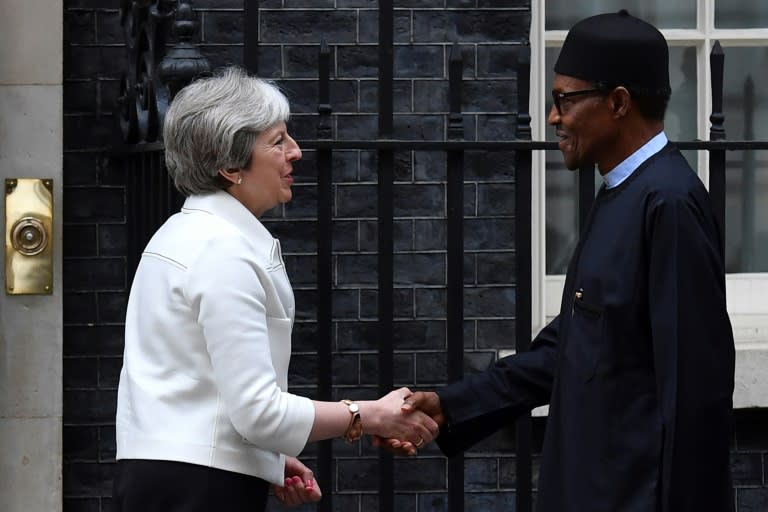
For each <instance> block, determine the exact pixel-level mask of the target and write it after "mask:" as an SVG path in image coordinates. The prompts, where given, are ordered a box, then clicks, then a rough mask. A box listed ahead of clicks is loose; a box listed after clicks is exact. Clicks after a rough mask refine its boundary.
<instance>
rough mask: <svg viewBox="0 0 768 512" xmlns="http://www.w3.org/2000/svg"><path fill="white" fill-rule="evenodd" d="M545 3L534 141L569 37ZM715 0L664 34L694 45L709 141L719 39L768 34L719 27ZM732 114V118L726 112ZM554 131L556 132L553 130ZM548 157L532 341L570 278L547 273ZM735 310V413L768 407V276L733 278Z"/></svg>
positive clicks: (536, 1) (537, 51)
mask: <svg viewBox="0 0 768 512" xmlns="http://www.w3.org/2000/svg"><path fill="white" fill-rule="evenodd" d="M545 1H546V0H533V1H532V2H531V11H532V13H531V14H532V15H531V32H530V34H531V36H530V37H531V41H530V43H531V94H530V104H529V107H530V112H531V130H532V135H533V139H534V140H544V139H545V134H546V130H547V128H548V127H547V125H546V118H545V115H544V108H545V105H546V102H545V97H546V96H545V95H546V94H547V93H548V90H549V89H548V87H550V84H546V83H545V76H546V74H545V72H546V70H545V69H544V63H545V49H546V48H547V47H559V46H561V45H562V42H563V41H564V40H565V36H566V34H567V31H564V30H556V31H547V30H545V28H544V26H545V25H544V13H545ZM714 2H715V0H697V2H696V7H697V16H696V18H697V19H696V28H695V29H662V30H661V32H662V33H663V34H664V36H665V37H666V39H667V41H668V42H669V44H670V46H695V47H696V55H697V66H696V67H697V81H698V83H697V91H698V94H697V137H698V138H699V139H701V140H709V128H710V123H709V115H710V113H711V110H712V91H711V87H710V77H711V75H710V68H709V54H710V51H711V49H712V46H713V45H714V43H715V41H716V40H719V41H720V44H721V45H722V46H723V49H724V51H725V54H726V72H727V65H728V50H727V48H728V47H729V46H730V47H734V46H768V29H736V30H734V29H727V30H725V29H716V28H715V26H714V20H715V6H714ZM726 115H727V112H726ZM550 129H551V128H550ZM698 167H699V170H700V172H699V176H700V178H701V180H702V181H703V182H704V184H705V186H708V185H709V153H708V152H707V151H699V152H698ZM544 168H545V155H544V151H535V152H534V153H533V176H532V178H533V179H532V187H531V189H532V190H531V193H532V223H531V229H532V233H531V235H532V262H533V268H532V279H533V283H532V284H533V288H532V289H533V296H532V300H533V302H532V305H531V307H532V319H531V321H532V327H533V336H535V335H536V334H537V333H538V331H539V330H540V329H541V328H542V327H543V326H544V325H545V324H546V323H547V322H548V321H549V320H551V319H552V318H553V317H554V316H555V315H557V314H558V313H559V309H560V299H561V296H562V292H563V286H564V283H565V276H564V275H547V274H546V273H545V272H546V265H545V263H546V262H545V258H546V240H545V191H546V189H545V181H544V180H545V172H544ZM726 292H727V296H728V312H729V315H730V317H731V323H732V324H733V330H734V337H735V343H736V391H735V392H734V407H756V406H757V407H768V370H766V368H768V273H749V274H748V273H740V274H728V275H727V276H726Z"/></svg>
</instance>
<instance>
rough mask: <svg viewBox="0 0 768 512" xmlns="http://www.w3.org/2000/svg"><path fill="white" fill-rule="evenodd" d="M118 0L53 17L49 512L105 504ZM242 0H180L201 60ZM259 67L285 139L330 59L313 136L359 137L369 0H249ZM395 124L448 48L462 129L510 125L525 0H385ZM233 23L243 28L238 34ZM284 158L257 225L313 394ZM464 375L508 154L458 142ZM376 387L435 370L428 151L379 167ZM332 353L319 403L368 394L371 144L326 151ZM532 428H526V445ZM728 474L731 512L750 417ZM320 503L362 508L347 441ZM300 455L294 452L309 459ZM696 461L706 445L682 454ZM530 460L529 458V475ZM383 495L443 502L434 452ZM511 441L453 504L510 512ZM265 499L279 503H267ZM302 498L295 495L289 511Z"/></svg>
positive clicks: (754, 422)
mask: <svg viewBox="0 0 768 512" xmlns="http://www.w3.org/2000/svg"><path fill="white" fill-rule="evenodd" d="M119 5H120V1H119V0H67V1H65V13H64V14H65V16H64V20H65V27H64V57H65V58H64V127H65V128H64V129H65V134H64V144H65V155H64V181H65V191H64V288H65V299H64V324H65V327H64V494H65V498H64V510H65V511H68V512H71V511H88V512H90V511H94V512H96V511H107V510H110V506H109V500H110V498H109V497H110V495H111V481H112V476H111V475H112V470H113V465H114V454H115V444H114V413H115V398H116V387H117V380H118V373H119V370H120V365H121V354H122V348H123V317H124V310H125V304H126V297H127V276H126V226H125V222H126V218H125V215H126V208H125V205H126V198H125V187H124V184H125V177H124V175H123V171H121V168H120V167H119V166H117V165H115V163H114V162H113V161H112V160H111V159H110V158H109V147H110V146H111V145H113V144H116V143H118V142H119V135H118V130H117V128H116V124H115V120H114V118H113V116H112V112H113V109H114V107H115V102H116V98H117V96H118V90H119V77H120V74H121V73H122V72H123V70H125V69H126V66H127V58H126V53H125V49H124V46H123V40H122V38H123V35H122V29H121V27H120V24H119V11H118V9H119ZM242 5H243V3H242V0H198V1H196V2H194V6H195V7H196V8H197V9H198V13H199V17H200V21H201V30H200V33H199V36H198V42H199V43H200V45H201V50H202V51H203V52H204V54H205V55H206V56H207V57H208V58H209V59H210V61H211V63H212V65H213V66H215V67H218V66H222V65H224V64H227V63H237V64H241V63H242V62H243V58H242V51H243V48H242V33H243V26H242V25H243V21H242ZM261 6H262V10H261V13H260V14H261V20H260V23H261V25H260V27H258V29H259V31H260V41H261V44H260V47H259V68H260V74H261V75H262V76H265V77H270V78H273V79H275V80H277V81H278V82H279V83H280V85H281V86H282V87H283V88H284V90H285V91H286V93H287V94H288V96H289V98H290V100H291V104H292V108H293V111H294V117H293V118H292V122H291V126H290V128H291V130H292V132H293V133H294V135H295V136H296V137H297V138H314V137H315V130H316V115H315V112H316V98H317V88H318V86H317V70H316V60H317V51H318V43H319V42H320V39H321V38H325V39H326V40H327V42H328V44H329V45H330V47H331V51H332V59H331V61H332V63H333V67H332V72H331V76H332V80H333V82H332V87H331V102H332V106H333V109H334V118H333V130H334V134H335V135H336V136H337V137H339V138H375V137H376V131H377V118H376V110H377V106H378V100H377V95H378V89H377V82H376V76H377V60H378V55H377V49H376V42H377V32H378V21H377V11H376V7H377V5H376V1H375V0H264V1H262V2H261ZM395 7H396V11H395V34H394V39H395V43H396V49H395V52H394V59H395V78H396V81H395V85H394V107H395V112H396V116H395V136H396V137H401V138H407V139H422V138H424V139H443V138H444V137H445V129H446V115H445V114H446V112H447V110H448V106H447V105H448V102H447V95H448V86H447V80H446V76H447V59H448V55H449V49H450V47H451V45H452V44H453V43H454V42H457V43H458V44H459V46H460V48H461V52H462V56H463V59H464V72H463V75H464V78H465V83H464V91H465V92H464V99H463V111H464V112H465V115H464V117H463V119H464V128H465V132H466V133H465V136H466V138H467V139H490V140H493V139H505V138H511V137H512V136H513V133H514V123H515V116H514V108H515V95H516V86H517V83H516V76H515V71H514V70H515V66H516V47H517V46H518V45H519V44H520V43H521V42H522V41H523V40H524V39H525V38H526V37H527V31H528V26H529V14H530V12H529V0H504V1H498V0H399V1H396V2H395ZM249 30H255V28H250V27H249ZM304 155H305V156H304V159H303V160H302V162H301V163H300V164H299V165H297V166H296V185H295V187H294V188H295V191H294V192H295V193H294V200H293V201H292V202H291V203H289V204H288V205H286V206H285V207H284V208H278V209H276V210H274V211H272V212H270V213H269V214H268V215H267V216H266V218H265V222H266V224H267V225H268V227H269V228H270V229H271V230H272V231H273V233H274V234H275V235H276V236H278V237H279V238H280V239H281V241H282V244H283V248H284V252H285V256H286V264H287V266H288V271H289V274H290V276H291V279H292V282H293V284H294V288H295V293H296V301H297V307H298V311H297V324H296V328H295V332H294V357H293V359H292V365H291V375H290V382H291V385H292V389H293V390H294V391H295V392H297V393H300V394H305V395H307V396H310V397H311V396H314V395H315V393H316V383H317V379H316V375H317V372H318V368H317V358H316V357H315V352H314V351H315V346H316V339H315V337H316V329H315V318H316V294H315V281H316V270H315V265H316V259H315V250H316V249H315V245H314V240H315V233H316V229H317V225H316V222H315V219H314V216H315V212H316V207H317V199H316V187H315V185H316V170H315V165H314V161H315V155H314V154H313V152H312V151H305V153H304ZM465 161H466V166H467V168H466V185H465V203H466V205H465V211H464V213H465V216H466V223H465V233H466V241H465V258H464V271H465V298H464V304H465V315H466V321H465V323H464V335H465V351H466V355H465V370H466V371H467V372H472V371H479V370H482V369H483V368H485V367H487V366H488V364H489V363H490V362H491V361H493V359H494V358H495V357H496V351H497V350H498V349H502V348H512V347H514V336H513V333H514V321H515V320H514V315H513V312H514V304H515V300H516V296H515V274H516V270H515V268H516V267H515V261H514V249H515V247H514V229H515V222H514V217H515V210H514V202H513V195H514V168H513V165H512V162H513V161H514V160H513V154H510V153H490V154H488V153H481V152H468V153H467V154H466V159H465ZM395 165H396V168H395V176H396V186H395V215H396V217H397V218H396V221H395V240H394V243H395V251H396V256H395V286H396V290H395V296H394V302H395V318H396V322H395V329H394V335H395V340H394V343H395V347H396V354H395V384H396V385H407V386H411V387H414V388H419V387H423V388H427V389H429V388H432V387H434V386H439V385H441V384H443V383H445V381H446V375H447V370H446V358H445V352H444V348H445V343H446V336H445V305H446V295H445V284H446V281H445V279H446V276H445V268H446V259H445V245H446V232H445V209H446V198H445V156H444V155H442V154H439V153H432V152H399V153H398V154H397V155H396V162H395ZM333 172H334V182H335V205H334V208H335V209H334V215H335V220H334V225H333V232H332V233H331V234H330V235H331V236H332V237H333V244H334V252H335V259H334V283H335V287H336V290H335V291H334V294H333V309H334V317H335V327H334V329H335V330H334V332H335V338H334V343H335V346H334V348H335V353H334V356H333V382H334V386H335V392H336V394H337V395H338V397H339V398H340V397H342V396H347V395H349V396H354V397H357V398H363V397H374V396H375V395H376V389H377V355H376V349H377V347H376V322H375V320H376V314H377V306H376V301H377V293H376V282H377V281H376V256H375V251H376V245H377V231H376V154H375V152H370V151H339V152H336V153H334V170H333ZM542 436H543V420H540V419H537V420H535V421H534V437H535V439H536V446H535V447H534V450H535V452H536V453H538V451H539V450H540V445H541V438H542ZM733 446H734V451H733V467H734V480H735V482H734V483H735V485H736V486H737V488H738V494H737V500H738V504H739V511H740V512H747V511H750V512H752V511H758V510H767V509H768V481H767V480H766V476H765V473H766V467H767V466H768V411H766V410H755V411H739V412H738V413H737V429H736V436H735V439H734V445H733ZM334 453H335V456H336V457H337V464H336V472H335V474H334V475H333V489H325V490H324V491H325V493H326V494H329V493H331V492H334V493H335V496H334V508H335V509H336V510H338V511H344V512H348V511H358V510H360V511H374V510H376V509H377V506H378V498H377V496H376V494H375V490H376V485H377V475H378V473H377V471H378V465H377V460H376V453H377V452H376V450H374V449H373V448H372V447H371V446H370V444H369V443H368V442H367V441H364V442H363V443H362V444H361V445H359V446H352V447H350V446H347V445H345V444H344V443H343V442H336V443H335V444H334ZM314 455H315V447H314V446H310V447H309V448H308V449H307V450H306V453H305V456H306V457H305V460H307V461H309V462H310V463H312V461H313V456H314ZM702 459H703V460H706V454H702ZM537 464H538V458H537V457H535V459H534V465H535V467H534V470H535V471H534V472H535V473H536V469H537ZM395 469H396V472H395V474H396V490H397V491H396V500H395V503H396V507H397V509H398V510H400V511H402V512H407V511H419V512H426V511H444V510H447V497H446V492H445V489H446V463H445V459H444V458H443V457H441V456H440V454H439V452H438V451H437V449H436V448H435V447H434V446H430V447H427V448H426V449H425V450H423V452H422V455H421V456H420V457H419V458H417V459H396V462H395ZM515 486H516V475H515V465H514V438H513V433H512V431H510V430H505V431H502V432H499V433H497V434H496V435H494V436H492V437H491V438H489V439H488V440H485V441H483V442H482V443H480V444H479V445H478V446H476V447H475V448H473V449H472V450H471V451H470V452H468V454H467V458H466V483H465V488H466V491H467V497H466V510H467V511H483V512H485V511H494V510H499V511H507V510H514V491H515ZM271 507H272V509H273V510H278V509H279V508H280V507H279V506H277V505H275V504H274V503H273V504H271ZM303 509H304V510H311V509H312V507H304V508H303Z"/></svg>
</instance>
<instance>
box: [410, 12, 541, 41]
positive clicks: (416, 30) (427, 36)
mask: <svg viewBox="0 0 768 512" xmlns="http://www.w3.org/2000/svg"><path fill="white" fill-rule="evenodd" d="M529 25H530V14H529V13H528V12H526V11H523V10H520V11H512V10H510V11H504V10H494V11H486V10H481V9H468V10H429V11H416V10H415V11H414V12H413V38H414V41H416V42H428V43H435V42H463V43H466V42H477V43H484V42H505V41H517V40H519V38H520V35H521V34H525V33H526V31H527V29H528V26H529Z"/></svg>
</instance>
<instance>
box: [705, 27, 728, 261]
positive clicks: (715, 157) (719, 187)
mask: <svg viewBox="0 0 768 512" xmlns="http://www.w3.org/2000/svg"><path fill="white" fill-rule="evenodd" d="M709 65H710V68H711V71H712V115H710V116H709V121H710V122H711V123H712V126H711V127H710V129H709V140H723V139H725V126H724V125H723V123H724V122H725V114H724V113H723V72H724V68H725V55H724V54H723V48H722V46H720V41H715V45H714V46H713V47H712V52H711V53H710V54H709ZM709 195H710V197H711V198H712V209H713V210H714V213H715V220H716V221H717V223H718V227H719V228H720V233H721V234H722V237H723V243H722V255H721V256H722V258H723V262H725V150H724V149H713V150H710V151H709Z"/></svg>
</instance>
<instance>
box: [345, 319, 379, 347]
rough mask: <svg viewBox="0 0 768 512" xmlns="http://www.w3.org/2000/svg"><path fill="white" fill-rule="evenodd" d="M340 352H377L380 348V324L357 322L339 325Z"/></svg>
mask: <svg viewBox="0 0 768 512" xmlns="http://www.w3.org/2000/svg"><path fill="white" fill-rule="evenodd" d="M337 329H338V334H337V346H338V349H339V350H352V351H358V350H375V349H377V348H378V339H379V336H378V332H379V331H378V323H377V322H366V321H355V322H338V323H337Z"/></svg>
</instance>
